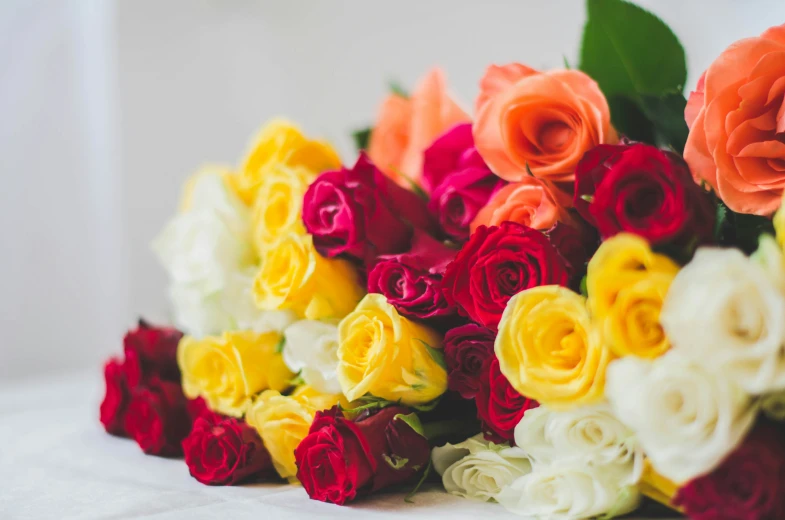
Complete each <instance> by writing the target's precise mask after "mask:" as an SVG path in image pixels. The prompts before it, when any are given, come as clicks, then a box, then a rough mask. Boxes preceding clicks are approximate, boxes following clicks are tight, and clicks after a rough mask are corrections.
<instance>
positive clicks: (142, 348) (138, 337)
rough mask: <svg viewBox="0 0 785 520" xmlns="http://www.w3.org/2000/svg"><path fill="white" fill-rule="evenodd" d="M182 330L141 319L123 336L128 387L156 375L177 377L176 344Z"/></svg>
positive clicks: (161, 377)
mask: <svg viewBox="0 0 785 520" xmlns="http://www.w3.org/2000/svg"><path fill="white" fill-rule="evenodd" d="M182 337H183V333H182V332H180V331H179V330H177V329H173V328H170V327H156V326H153V325H150V324H149V323H147V322H146V321H145V320H143V319H140V320H139V326H138V327H137V328H136V329H135V330H130V331H128V332H127V333H126V335H125V337H124V338H123V350H124V352H125V360H126V361H125V370H126V373H127V376H128V383H129V385H130V386H131V388H134V387H136V386H137V385H139V384H140V383H142V382H143V381H145V380H146V379H147V378H150V377H152V376H156V377H158V378H159V379H163V380H166V381H179V380H180V369H179V368H178V366H177V344H178V343H179V342H180V338H182Z"/></svg>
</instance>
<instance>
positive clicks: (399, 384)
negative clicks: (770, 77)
mask: <svg viewBox="0 0 785 520" xmlns="http://www.w3.org/2000/svg"><path fill="white" fill-rule="evenodd" d="M338 345H339V347H338V382H339V383H340V384H341V389H342V390H343V393H344V395H345V396H346V398H347V399H349V400H350V401H354V400H355V399H357V398H359V397H362V396H363V395H365V394H372V395H375V396H376V397H381V398H383V399H387V400H389V401H398V400H400V401H401V402H402V403H403V404H407V405H419V404H424V403H427V402H429V401H432V400H434V399H436V398H437V397H439V396H440V395H442V394H443V393H444V391H445V390H446V389H447V372H446V370H445V368H444V360H443V357H442V354H441V349H442V338H441V336H439V334H437V333H436V332H434V331H433V330H431V329H429V328H428V327H426V326H424V325H421V324H419V323H416V322H413V321H409V320H408V319H406V318H404V317H402V316H400V315H399V314H398V311H396V310H395V307H393V306H392V305H390V304H389V303H388V302H387V300H386V299H385V298H384V296H382V295H381V294H368V295H366V296H365V298H363V300H362V301H361V302H360V303H359V305H357V308H356V309H355V310H354V312H352V313H351V314H349V315H348V316H346V317H345V318H344V319H343V321H341V323H340V324H339V325H338Z"/></svg>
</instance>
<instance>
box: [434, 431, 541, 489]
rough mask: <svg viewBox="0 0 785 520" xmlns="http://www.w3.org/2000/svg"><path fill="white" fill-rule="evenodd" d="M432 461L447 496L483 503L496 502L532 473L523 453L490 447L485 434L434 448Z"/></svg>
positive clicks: (507, 447)
mask: <svg viewBox="0 0 785 520" xmlns="http://www.w3.org/2000/svg"><path fill="white" fill-rule="evenodd" d="M432 460H433V467H434V469H436V471H437V472H438V473H439V475H441V476H442V483H443V484H444V488H445V489H446V490H447V492H448V493H450V494H453V495H458V496H462V497H465V498H472V499H475V500H482V501H488V500H491V499H493V498H495V497H496V495H498V494H499V493H500V492H501V491H502V490H503V489H504V488H506V487H507V486H509V485H510V484H511V483H512V482H513V481H515V480H516V479H518V478H520V477H521V476H523V475H526V474H528V473H529V472H530V471H531V462H530V461H529V458H528V457H527V456H526V453H525V452H524V451H523V450H521V449H520V448H514V447H513V448H511V447H509V446H508V445H506V444H492V443H489V442H488V441H486V440H484V439H483V436H482V434H479V435H477V436H474V437H471V438H469V439H467V440H465V441H463V442H461V443H458V444H455V445H453V444H446V445H445V446H442V447H437V448H434V449H433V454H432Z"/></svg>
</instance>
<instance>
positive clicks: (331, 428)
mask: <svg viewBox="0 0 785 520" xmlns="http://www.w3.org/2000/svg"><path fill="white" fill-rule="evenodd" d="M411 413H412V412H411V411H409V410H407V409H406V408H402V407H399V406H393V407H389V408H383V409H382V410H380V411H378V412H376V413H375V414H373V415H369V416H361V418H358V419H356V420H355V421H352V420H349V419H346V418H344V417H343V415H342V414H341V412H340V411H339V409H338V407H333V408H332V409H331V410H327V411H324V412H317V413H316V417H315V418H314V421H313V423H312V424H311V429H310V432H309V433H308V436H306V437H305V439H303V441H302V442H301V443H300V445H299V446H297V449H296V450H295V452H294V456H295V459H296V461H297V478H298V479H299V480H300V482H301V483H302V484H303V487H304V488H305V491H306V492H307V493H308V496H309V497H311V498H312V499H314V500H321V501H322V502H332V503H334V504H344V503H346V502H348V501H351V500H354V499H355V498H356V497H357V496H358V495H362V494H367V493H370V492H372V491H376V490H378V489H382V488H385V487H388V486H392V485H395V484H400V483H402V482H404V481H406V480H408V479H410V478H412V477H413V476H415V475H416V474H417V473H418V472H419V471H420V470H421V469H422V468H424V467H425V466H426V465H427V464H428V460H429V458H430V447H429V445H428V440H427V439H426V438H425V437H423V436H422V435H421V434H419V433H417V432H416V431H414V429H412V427H411V426H410V425H409V424H408V423H407V422H406V421H405V420H404V419H403V418H401V417H398V416H401V415H404V416H406V415H409V414H411Z"/></svg>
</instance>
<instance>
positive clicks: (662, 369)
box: [605, 350, 757, 483]
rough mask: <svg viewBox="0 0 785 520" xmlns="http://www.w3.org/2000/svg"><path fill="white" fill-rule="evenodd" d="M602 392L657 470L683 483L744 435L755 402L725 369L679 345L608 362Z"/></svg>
mask: <svg viewBox="0 0 785 520" xmlns="http://www.w3.org/2000/svg"><path fill="white" fill-rule="evenodd" d="M605 393H606V396H607V397H608V400H609V401H610V402H611V406H612V407H613V411H614V413H615V414H616V417H618V418H619V419H620V420H621V421H623V422H624V423H625V424H626V425H627V426H629V427H630V429H632V431H634V432H635V434H636V435H637V437H638V441H639V442H640V445H641V447H642V448H643V451H644V452H645V453H646V456H647V457H649V459H650V460H651V463H652V465H653V466H654V469H655V470H657V472H658V473H660V474H661V475H663V476H664V477H667V478H669V479H671V480H673V481H675V482H677V483H683V482H686V481H688V480H691V479H693V478H695V477H698V476H700V475H705V474H706V473H708V472H710V471H711V470H712V469H714V468H715V467H716V466H717V465H718V464H719V463H720V462H721V461H722V459H723V458H725V456H726V455H728V454H729V453H730V452H731V451H733V450H734V449H735V448H736V446H738V444H739V443H740V442H741V441H742V440H743V439H744V436H745V435H746V434H747V431H748V430H749V429H750V427H751V426H752V423H753V422H754V420H755V415H756V411H757V406H756V405H754V404H753V402H752V400H751V399H750V398H749V397H748V396H747V394H746V393H745V392H744V391H743V390H742V389H741V388H740V387H738V386H737V385H736V384H735V383H734V382H733V381H732V380H731V379H730V378H728V376H727V374H725V373H722V372H716V371H713V370H709V369H707V368H706V367H705V366H704V365H703V364H700V363H697V362H695V361H692V360H691V359H689V358H688V357H686V356H684V355H682V354H681V353H680V352H679V351H675V350H672V351H670V352H668V353H667V354H665V355H664V356H662V357H660V358H657V359H655V360H653V361H645V360H642V359H638V358H634V357H625V358H621V359H617V360H615V361H613V362H611V364H610V365H609V366H608V371H607V375H606V382H605Z"/></svg>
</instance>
